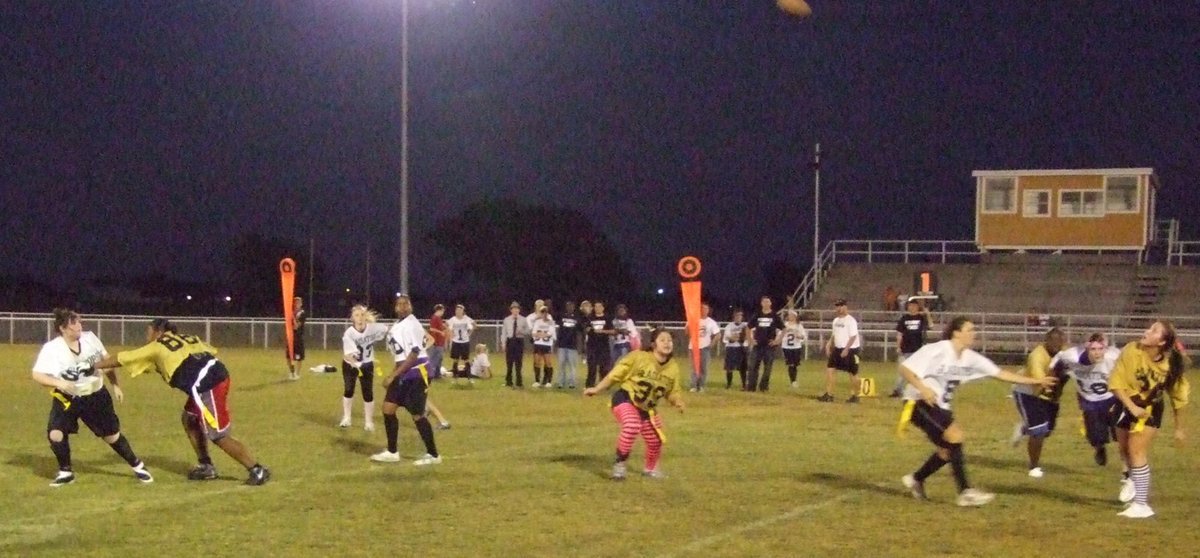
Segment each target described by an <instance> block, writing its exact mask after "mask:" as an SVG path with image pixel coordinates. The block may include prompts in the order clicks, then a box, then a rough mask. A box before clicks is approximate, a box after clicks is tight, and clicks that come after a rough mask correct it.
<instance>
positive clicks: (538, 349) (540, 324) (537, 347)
mask: <svg viewBox="0 0 1200 558" xmlns="http://www.w3.org/2000/svg"><path fill="white" fill-rule="evenodd" d="M534 316H536V318H535V319H534V320H533V328H532V329H531V331H530V335H531V336H532V337H533V387H534V389H536V388H540V387H543V385H544V386H545V387H547V388H548V387H550V381H551V380H552V379H553V378H554V341H555V339H556V337H555V330H556V329H558V326H557V324H555V323H554V320H553V319H551V318H550V309H549V308H547V307H546V306H545V305H543V306H542V307H541V308H538V310H537V312H536V313H535V314H534Z"/></svg>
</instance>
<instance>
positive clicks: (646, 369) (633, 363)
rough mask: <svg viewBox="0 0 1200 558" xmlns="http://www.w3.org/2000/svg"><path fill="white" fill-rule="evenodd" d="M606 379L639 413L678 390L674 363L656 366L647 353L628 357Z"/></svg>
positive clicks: (677, 377)
mask: <svg viewBox="0 0 1200 558" xmlns="http://www.w3.org/2000/svg"><path fill="white" fill-rule="evenodd" d="M608 378H609V379H610V381H611V382H612V383H613V384H616V385H619V386H621V389H623V390H625V391H626V392H628V393H629V399H630V400H631V401H632V402H633V405H634V406H635V407H637V408H639V409H641V410H643V411H650V410H653V409H654V407H655V406H657V405H658V400H659V399H662V398H663V397H667V396H669V395H671V394H672V393H675V392H676V391H677V390H680V389H682V388H681V387H680V383H679V381H680V380H679V366H677V365H676V363H675V360H674V359H668V360H667V362H662V363H660V362H658V357H656V356H654V353H652V352H649V351H634V352H632V353H629V354H628V355H626V356H625V357H624V358H622V359H621V360H620V361H618V362H617V365H616V366H615V367H613V370H612V372H609V374H608Z"/></svg>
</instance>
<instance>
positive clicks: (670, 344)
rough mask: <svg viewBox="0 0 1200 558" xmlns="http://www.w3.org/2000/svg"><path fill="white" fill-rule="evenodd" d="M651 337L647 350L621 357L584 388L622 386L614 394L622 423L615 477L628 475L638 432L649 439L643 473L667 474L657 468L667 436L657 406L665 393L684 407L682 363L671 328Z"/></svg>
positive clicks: (588, 391) (616, 412)
mask: <svg viewBox="0 0 1200 558" xmlns="http://www.w3.org/2000/svg"><path fill="white" fill-rule="evenodd" d="M650 339H651V342H650V343H649V344H648V345H647V347H646V349H645V350H641V351H634V352H632V353H630V354H629V355H627V356H626V357H624V358H622V359H621V360H620V361H619V362H617V365H616V366H614V367H613V369H612V371H611V372H609V373H608V375H607V376H605V377H604V379H603V380H601V381H600V383H599V384H596V385H595V386H594V387H590V388H587V389H586V390H584V391H583V394H584V395H586V396H588V397H591V396H593V395H596V394H597V393H600V392H601V391H604V390H606V389H608V388H609V386H613V385H616V386H619V388H618V389H617V390H616V391H615V392H613V397H612V414H613V417H614V418H616V419H617V424H619V425H620V427H621V434H620V436H618V438H617V460H616V463H614V464H613V470H612V478H613V479H614V480H621V479H624V478H625V461H626V460H628V459H629V452H630V451H631V450H632V449H633V442H634V440H635V439H636V438H637V435H638V433H639V432H641V434H642V438H644V439H645V440H646V468H645V470H644V471H643V474H645V475H646V476H648V477H652V478H656V479H659V478H663V477H665V476H666V475H665V474H663V473H662V471H660V470H659V469H658V459H659V457H660V456H661V454H662V444H663V440H664V436H663V433H662V428H663V425H662V417H661V416H659V415H658V413H657V412H656V411H655V409H656V407H657V406H658V401H659V400H660V399H662V398H664V397H665V398H667V401H668V402H669V403H670V404H671V405H674V406H675V407H677V408H678V409H679V410H680V411H681V412H682V411H683V396H682V391H683V388H682V384H681V383H680V376H679V367H678V365H677V364H676V363H675V362H674V361H672V360H671V353H672V351H674V350H675V341H674V339H673V338H672V337H671V332H669V331H667V330H666V329H663V328H658V329H655V330H654V332H653V333H651V334H650Z"/></svg>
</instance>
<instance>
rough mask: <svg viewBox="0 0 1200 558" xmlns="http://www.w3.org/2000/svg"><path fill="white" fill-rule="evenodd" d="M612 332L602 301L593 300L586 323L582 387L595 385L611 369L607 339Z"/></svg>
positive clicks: (611, 322)
mask: <svg viewBox="0 0 1200 558" xmlns="http://www.w3.org/2000/svg"><path fill="white" fill-rule="evenodd" d="M614 333H616V331H614V330H613V321H612V318H610V317H609V316H606V315H605V314H604V302H603V301H600V300H597V301H595V302H593V303H592V316H591V318H589V319H588V323H587V380H585V382H584V384H583V385H584V387H592V386H594V385H596V382H598V381H600V380H602V379H604V376H605V374H608V372H609V370H611V369H612V353H611V352H610V348H609V345H608V341H609V340H610V339H612V336H613V334H614Z"/></svg>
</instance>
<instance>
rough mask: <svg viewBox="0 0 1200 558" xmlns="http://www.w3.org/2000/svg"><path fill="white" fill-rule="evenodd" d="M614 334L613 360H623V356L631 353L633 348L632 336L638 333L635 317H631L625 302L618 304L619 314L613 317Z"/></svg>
mask: <svg viewBox="0 0 1200 558" xmlns="http://www.w3.org/2000/svg"><path fill="white" fill-rule="evenodd" d="M612 325H613V330H615V333H614V334H613V340H612V362H617V361H618V360H621V357H623V356H625V355H627V354H629V351H630V350H631V344H630V339H629V338H630V337H632V336H634V335H637V332H636V331H634V328H635V327H637V326H635V325H634V324H633V319H632V318H630V317H629V308H627V307H626V306H625V305H624V304H618V305H617V315H616V316H614V317H613V319H612Z"/></svg>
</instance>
